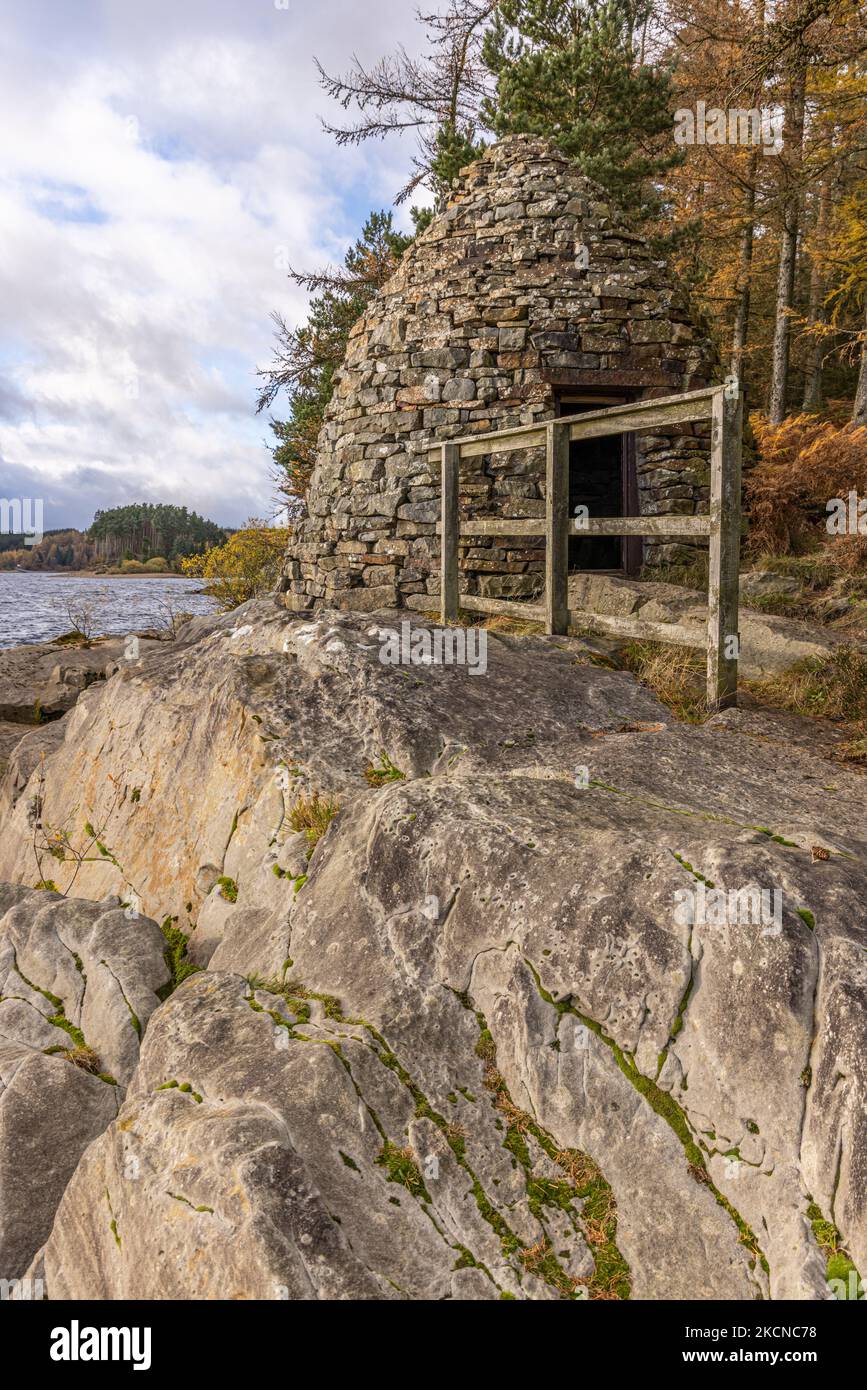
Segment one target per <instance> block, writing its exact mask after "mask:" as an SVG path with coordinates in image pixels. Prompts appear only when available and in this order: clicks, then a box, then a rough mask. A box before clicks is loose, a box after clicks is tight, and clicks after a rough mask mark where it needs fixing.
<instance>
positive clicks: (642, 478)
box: [284, 136, 712, 610]
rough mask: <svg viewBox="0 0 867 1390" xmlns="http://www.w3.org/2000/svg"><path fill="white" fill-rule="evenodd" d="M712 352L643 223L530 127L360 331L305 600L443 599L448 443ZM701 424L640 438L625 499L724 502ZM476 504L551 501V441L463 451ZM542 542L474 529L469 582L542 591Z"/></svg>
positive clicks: (311, 521) (290, 577) (637, 389)
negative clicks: (619, 209) (710, 481)
mask: <svg viewBox="0 0 867 1390" xmlns="http://www.w3.org/2000/svg"><path fill="white" fill-rule="evenodd" d="M711 369H712V355H711V348H710V344H709V341H708V338H707V334H706V332H705V331H704V330H703V329H702V328H701V327H699V326H698V325H697V323H696V321H695V319H694V318H693V316H692V315H691V313H690V309H689V305H688V302H687V300H686V298H685V296H684V295H683V293H682V292H681V291H680V290H679V288H678V287H677V285H676V283H675V280H674V277H673V274H672V272H671V271H670V270H669V268H668V267H667V266H666V265H665V263H664V262H662V261H660V260H659V259H656V258H654V255H653V253H652V252H651V250H650V249H649V248H648V246H647V244H646V240H645V238H644V237H642V236H640V235H637V234H636V233H635V232H632V231H630V230H628V229H627V228H626V227H625V226H624V225H623V224H622V222H621V221H619V220H617V218H616V217H615V216H614V215H613V214H612V211H611V209H610V207H609V206H608V205H607V204H606V203H605V202H604V200H603V199H602V197H601V195H600V193H599V191H598V190H597V189H596V188H595V187H594V186H593V185H592V184H590V183H588V181H587V180H585V179H584V178H582V177H581V176H580V175H579V174H578V173H577V172H576V170H575V168H574V166H573V165H571V164H570V163H569V162H568V161H567V160H566V159H564V158H563V156H562V155H560V154H559V153H558V152H557V151H556V150H554V149H553V148H552V147H551V146H550V145H548V144H547V143H546V142H544V141H541V140H538V139H536V138H533V137H529V136H516V137H512V138H510V139H508V140H505V141H503V142H502V143H500V144H499V145H496V146H494V147H493V148H491V149H489V150H488V151H487V152H486V153H485V155H484V156H483V157H482V158H481V159H480V160H479V161H478V162H477V163H475V164H473V165H471V166H470V167H469V168H468V169H466V170H464V171H463V174H462V177H461V179H460V181H459V182H458V183H456V185H455V189H454V192H453V194H452V197H451V201H450V203H449V206H448V208H447V209H446V210H445V211H444V212H443V213H442V214H441V215H439V216H438V217H437V218H436V219H435V220H434V222H433V223H432V225H431V226H430V227H429V228H428V230H427V231H426V232H425V233H424V234H423V235H422V236H420V237H419V238H418V239H417V241H415V242H414V243H413V245H412V246H411V247H410V248H409V250H408V251H407V252H406V254H405V255H404V257H403V259H402V261H401V264H400V266H399V268H398V270H397V272H396V273H395V275H394V276H393V277H392V279H391V280H389V282H388V283H387V285H386V286H385V287H384V289H383V290H382V291H381V292H380V293H379V294H378V295H377V296H376V298H375V300H374V301H373V302H372V304H371V305H370V307H369V308H368V310H367V312H366V313H365V314H364V316H363V317H362V318H361V319H359V321H358V322H357V324H356V325H355V327H354V329H353V331H352V334H351V337H350V342H349V348H348V351H347V355H346V359H345V362H344V364H343V367H342V368H341V370H340V371H339V372H338V374H337V384H336V390H335V393H334V397H333V399H332V401H331V403H330V405H329V408H328V413H327V417H326V421H325V424H324V426H323V429H322V433H321V436H320V440H319V452H318V459H317V464H316V468H315V471H314V474H313V478H312V482H311V486H310V491H309V497H308V515H307V517H306V518H305V519H304V521H303V522H302V523H300V524H299V526H298V528H297V531H296V534H295V537H294V539H293V543H292V546H291V548H290V551H289V555H288V558H287V564H286V569H285V578H284V586H285V588H286V590H287V600H286V601H287V604H288V606H290V607H291V608H294V609H296V610H301V609H305V608H308V607H310V606H322V605H327V606H333V607H338V608H347V609H360V610H375V609H377V608H385V607H392V606H404V605H405V606H407V607H409V608H412V609H416V610H425V609H432V608H436V606H437V602H436V597H435V596H436V595H437V594H438V592H439V573H438V557H439V542H438V538H437V535H436V522H437V520H438V515H439V495H440V478H439V470H438V467H437V464H436V463H435V462H432V461H431V458H430V450H431V447H432V446H433V445H436V444H439V443H442V442H444V441H447V440H448V439H450V438H455V437H457V436H459V435H466V434H470V433H475V432H479V433H484V432H486V431H490V430H496V429H500V428H505V427H507V426H514V425H517V424H527V423H532V422H535V421H540V420H545V419H550V418H553V416H554V415H556V414H557V413H558V411H560V410H564V409H566V410H574V409H576V408H580V406H578V407H576V405H575V401H576V399H578V400H579V401H580V399H582V398H583V399H585V400H586V402H587V406H588V407H591V408H592V405H593V404H597V408H598V402H599V400H600V398H601V399H602V400H603V402H606V403H615V402H616V401H618V400H630V399H631V400H637V399H647V398H650V397H654V396H664V395H668V394H672V393H674V392H679V391H687V390H691V389H696V388H698V387H701V386H704V385H706V384H707V383H708V381H709V380H710V375H711ZM567 400H571V402H572V404H564V401H567ZM585 408H587V407H585ZM702 430H703V427H702V426H694V425H680V426H671V427H668V428H666V429H665V430H664V431H663V430H660V431H659V432H657V433H655V434H654V435H653V436H640V437H638V439H637V440H636V441H635V445H634V450H633V455H632V457H633V460H634V462H633V465H632V468H633V471H634V484H635V487H634V498H635V500H634V503H633V505H632V506H631V507H630V506H626V507H624V511H625V512H626V513H627V514H630V513H632V512H638V513H640V514H645V513H646V514H650V515H664V514H670V513H679V514H683V513H687V514H692V513H694V512H696V511H699V510H701V509H702V507H703V505H706V499H707V440H706V435H704V434H703V433H702ZM575 447H576V446H573V448H575ZM572 466H574V465H571V464H570V468H571V467H572ZM578 467H579V468H580V459H579V461H578ZM461 510H462V514H463V515H464V516H496V515H502V516H503V517H519V516H522V517H538V516H541V515H542V514H543V512H544V459H543V458H542V457H541V451H538V450H533V451H531V450H519V451H515V452H514V453H505V454H496V455H491V456H487V457H483V458H480V459H473V460H472V461H471V464H470V463H466V464H464V465H462V473H461ZM618 544H619V543H618ZM542 545H543V542H542V541H541V540H540V539H538V538H527V537H524V538H520V539H518V538H515V537H511V538H510V537H509V536H508V534H507V532H505V531H504V535H503V537H502V538H499V537H494V538H490V539H488V538H485V540H479V539H476V538H474V539H473V540H472V541H470V540H467V541H466V542H462V548H461V567H462V570H463V578H462V587H465V588H467V589H468V590H469V591H471V592H477V593H481V594H484V595H487V596H490V597H523V596H527V597H529V596H533V595H535V594H537V593H538V592H539V591H540V589H541V587H542V577H543V576H542V571H543V551H542V548H541V547H542ZM639 545H640V542H639ZM684 550H685V547H684V545H683V542H682V541H677V542H675V541H674V540H672V541H671V543H666V538H665V537H657V538H654V540H653V542H652V543H650V542H645V549H644V554H643V556H641V557H640V558H641V559H643V561H644V562H645V563H647V564H651V565H652V564H658V563H660V562H663V561H672V560H683V559H685V558H689V557H690V552H689V551H687V552H686V555H685V554H684Z"/></svg>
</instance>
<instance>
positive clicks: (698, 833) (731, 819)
mask: <svg viewBox="0 0 867 1390" xmlns="http://www.w3.org/2000/svg"><path fill="white" fill-rule="evenodd" d="M399 622H400V615H399V614H398V615H392V616H391V617H390V618H389V617H388V616H387V615H386V616H383V615H378V616H377V617H376V618H375V619H371V618H364V617H361V616H358V615H355V616H352V615H347V614H339V615H338V614H326V615H322V616H321V617H320V618H318V619H317V620H316V621H313V622H300V621H298V620H292V619H290V618H288V617H287V615H286V613H285V612H284V611H283V610H281V608H280V607H279V606H278V604H277V603H276V602H271V601H268V602H264V603H260V604H253V605H249V606H247V607H246V608H245V609H242V610H239V611H238V612H236V613H235V614H233V615H231V617H229V618H223V619H211V620H197V622H196V623H195V624H191V625H190V627H189V628H187V629H185V631H184V632H183V633H182V635H181V639H180V641H179V643H178V644H177V646H176V648H175V649H174V650H172V649H166V650H165V651H164V652H159V653H157V654H155V655H152V656H149V657H148V658H147V659H146V660H145V661H143V662H142V663H141V665H139V666H138V667H137V668H135V669H134V670H131V671H128V672H126V671H125V672H123V673H121V674H120V675H118V676H115V677H114V678H113V679H112V680H110V681H109V682H108V684H107V685H106V686H105V687H104V688H103V689H102V690H101V691H98V692H97V691H88V692H86V693H85V695H84V696H83V697H82V700H81V701H80V702H79V705H78V706H77V707H76V709H75V710H74V711H73V713H72V715H71V716H69V718H68V720H67V724H68V729H67V732H66V737H65V741H64V743H63V744H62V745H61V747H60V748H59V749H58V750H57V751H56V752H55V753H54V754H52V755H51V756H50V757H49V758H48V759H47V760H46V765H45V770H44V775H43V776H42V778H41V779H40V780H39V783H38V785H39V786H40V787H41V795H42V799H43V806H44V810H43V814H44V818H45V820H46V822H50V823H56V822H58V821H62V820H63V818H64V816H66V817H67V818H68V816H69V815H70V814H71V812H72V810H73V808H75V807H81V806H82V805H83V800H82V796H83V793H84V794H86V795H90V796H92V797H93V798H94V800H95V801H96V803H97V804H96V807H95V808H93V807H89V808H88V812H89V814H90V816H91V819H93V818H94V816H99V817H100V819H101V820H105V821H106V822H107V828H106V831H105V834H106V838H107V844H108V845H109V846H110V848H111V851H112V857H113V859H114V860H115V861H116V863H112V862H108V861H104V862H103V863H101V864H98V865H97V864H88V865H85V866H84V868H83V869H82V870H81V872H80V875H79V878H78V879H77V881H76V886H75V891H83V892H87V893H88V894H92V895H93V896H102V895H104V894H105V893H107V892H111V891H118V890H119V889H121V890H122V889H123V885H126V884H132V885H134V887H135V888H136V890H137V891H138V892H139V894H140V897H141V899H142V901H143V903H144V906H145V908H146V910H148V911H149V912H151V913H152V914H153V915H155V916H158V917H160V918H162V917H163V915H164V914H166V913H170V914H171V915H172V916H176V917H177V918H178V923H177V927H178V929H183V932H184V934H187V933H189V934H190V940H189V952H190V958H191V959H192V960H193V961H195V962H196V963H198V964H199V965H201V966H205V967H206V969H204V970H203V971H201V972H200V973H198V974H196V975H194V976H193V977H192V978H190V979H187V980H186V981H185V982H184V983H183V984H181V986H180V988H179V989H177V990H176V991H175V992H174V993H173V994H172V995H171V997H170V998H168V999H167V1001H166V1002H165V1003H164V1004H163V1005H162V1006H161V1007H160V1008H159V1009H158V1010H157V1011H156V1012H155V1013H154V1014H153V1015H152V1016H151V1019H150V1023H149V1026H148V1029H147V1032H146V1034H145V1038H144V1044H143V1047H142V1051H141V1055H140V1059H139V1062H138V1065H137V1067H136V1070H135V1072H134V1074H133V1077H132V1080H131V1083H130V1086H129V1090H128V1094H127V1098H126V1100H125V1102H124V1104H123V1107H122V1109H121V1111H120V1113H119V1114H118V1116H117V1118H116V1119H112V1121H111V1123H110V1124H109V1125H108V1126H107V1127H106V1128H105V1131H104V1133H103V1134H102V1135H101V1137H100V1138H98V1139H97V1140H96V1141H95V1142H94V1143H93V1144H91V1146H90V1147H89V1148H88V1150H87V1152H86V1154H85V1155H84V1157H83V1158H82V1160H81V1162H80V1163H79V1164H78V1167H77V1169H76V1171H75V1174H74V1176H73V1177H72V1179H71V1181H70V1182H69V1185H68V1187H67V1189H66V1193H65V1195H64V1197H63V1200H62V1202H61V1204H60V1207H59V1209H58V1214H57V1217H56V1220H55V1222H54V1226H53V1230H52V1232H51V1235H50V1236H49V1238H48V1240H47V1242H46V1244H45V1250H44V1273H45V1278H46V1281H47V1289H48V1293H49V1296H51V1297H104V1298H114V1297H122V1296H136V1297H218V1296H221V1297H288V1298H291V1299H295V1298H319V1297H332V1296H337V1297H343V1298H358V1297H361V1298H391V1297H412V1298H423V1297H435V1298H448V1297H452V1298H454V1297H458V1298H461V1297H472V1298H484V1297H493V1298H498V1297H501V1296H502V1295H512V1296H515V1297H519V1298H524V1297H527V1298H557V1297H563V1296H578V1297H580V1296H585V1295H587V1294H589V1295H590V1296H593V1297H600V1296H611V1295H612V1294H613V1295H615V1296H617V1295H621V1296H622V1295H623V1294H624V1293H625V1292H627V1291H631V1294H632V1296H633V1297H639V1298H687V1299H688V1298H699V1299H701V1298H728V1299H736V1300H737V1299H752V1298H755V1297H758V1296H767V1295H770V1296H771V1297H775V1298H786V1297H791V1298H802V1299H811V1298H823V1297H825V1296H826V1294H827V1288H826V1283H825V1264H826V1258H827V1251H823V1250H821V1249H820V1247H819V1245H818V1244H817V1242H816V1238H815V1236H814V1224H813V1223H814V1222H815V1220H816V1217H815V1213H816V1211H817V1210H818V1211H820V1212H821V1213H822V1215H823V1216H824V1217H826V1218H827V1219H828V1220H833V1221H834V1222H835V1223H836V1226H837V1227H838V1228H839V1233H840V1234H839V1243H840V1245H841V1246H842V1247H845V1249H846V1250H848V1253H849V1254H850V1255H851V1256H852V1258H853V1259H854V1260H855V1261H856V1263H858V1264H859V1265H860V1266H861V1267H862V1268H863V1267H864V1265H865V1264H867V1212H865V1201H867V1197H865V1192H867V1172H865V1157H864V1119H863V1116H864V1113H865V1100H867V1094H865V1093H867V1075H865V1072H867V1066H865V1063H864V1060H863V1047H862V1039H863V1034H864V1020H865V1016H867V967H865V964H864V960H865V947H867V927H865V922H864V914H863V907H862V904H863V901H864V896H865V890H867V870H865V860H864V856H865V834H864V827H865V824H867V815H865V813H867V782H865V779H864V777H863V775H861V774H859V773H856V772H853V771H848V770H846V769H844V768H842V767H839V766H836V765H834V764H832V763H829V762H828V761H826V760H825V759H823V757H822V756H821V753H819V752H817V751H815V750H814V749H813V748H811V747H810V745H809V744H808V743H806V742H805V741H803V740H801V741H799V740H798V739H797V738H794V737H793V736H792V732H791V727H790V725H789V724H788V723H786V722H783V723H781V724H780V725H779V727H777V726H775V723H774V721H773V719H769V718H768V717H767V716H766V715H765V716H761V717H759V716H754V715H752V714H751V713H749V712H739V711H727V712H726V714H725V715H724V716H718V717H715V718H714V719H712V720H710V721H709V722H708V723H707V724H706V725H704V726H703V727H694V726H687V725H681V724H677V723H676V722H674V721H673V719H672V717H671V715H670V714H669V713H668V711H667V710H665V709H664V708H663V707H661V706H660V705H659V704H658V703H657V701H656V700H655V698H654V697H653V696H652V695H651V694H650V693H649V692H648V691H646V690H645V689H643V688H642V687H640V686H639V685H638V684H636V682H635V681H634V680H633V678H632V677H631V676H629V675H627V674H626V673H624V672H618V671H612V670H608V669H604V668H602V667H599V666H596V665H594V664H592V661H591V659H590V653H588V650H587V648H586V646H585V645H584V644H582V643H581V642H579V641H577V640H570V639H565V638H534V637H524V638H518V637H509V636H504V635H494V634H493V633H491V634H489V635H488V644H487V667H486V673H485V674H481V672H480V671H479V673H477V674H473V673H472V671H471V670H470V669H468V668H466V667H454V666H452V667H449V666H438V665H435V664H434V665H430V664H419V665H389V664H387V663H384V662H383V661H382V660H381V659H380V658H381V655H382V654H383V652H384V650H385V648H384V645H383V639H384V636H385V631H384V629H385V627H386V626H388V627H391V626H392V625H393V624H395V623H397V624H399ZM753 731H755V733H754V732H753ZM37 777H38V774H35V775H34V779H33V784H32V785H31V786H28V787H27V788H25V789H24V791H23V792H22V793H21V795H20V796H19V798H18V800H17V802H16V805H15V808H14V810H13V811H12V812H11V813H10V814H9V816H8V818H7V821H6V823H5V824H4V827H3V832H4V833H3V849H2V856H3V858H2V864H0V872H2V873H3V874H4V875H7V876H9V877H12V878H13V879H15V878H17V879H19V880H20V879H24V880H25V881H26V880H27V876H28V873H29V872H31V870H30V861H29V860H28V851H29V849H30V842H31V839H32V827H31V828H30V829H28V803H30V802H32V797H33V794H34V788H35V787H36V786H37ZM109 778H113V779H114V784H113V783H111V782H108V779H109ZM115 784H117V785H120V787H121V791H120V793H117V786H116V785H115ZM113 786H114V790H111V788H112V787H113ZM124 788H130V791H129V792H127V794H126V795H124V794H123V789H124ZM132 789H136V790H137V791H138V793H139V794H138V795H137V796H136V797H133V796H132V794H131V791H132ZM316 794H318V795H319V797H320V808H321V804H322V803H323V802H324V801H326V800H327V799H330V801H331V802H332V803H335V802H336V803H339V806H340V810H339V812H338V813H337V814H336V815H335V816H334V817H333V818H331V819H330V824H328V827H327V829H324V821H325V820H328V816H326V817H325V818H324V820H323V822H322V824H321V825H320V827H319V828H320V830H321V829H324V833H323V834H321V836H320V837H319V838H318V840H317V837H316V835H315V834H314V835H312V836H308V835H307V834H306V833H305V830H304V828H303V825H304V822H305V807H306V810H307V812H309V811H310V803H311V800H312V799H313V798H314V796H315V795H316ZM331 809H333V806H332V808H331ZM293 813H294V814H293ZM329 814H330V812H329ZM94 823H95V824H96V823H97V822H96V821H94ZM313 841H316V843H315V848H314V849H313V852H312V855H311V857H310V859H309V863H308V862H306V852H305V850H304V845H305V844H306V845H307V849H309V848H310V845H311V844H312V843H313ZM118 865H121V866H122V868H118V867H117V866H118ZM58 870H59V871H61V872H62V870H63V866H62V865H60V866H58ZM721 888H724V889H726V890H729V891H730V892H735V891H739V890H749V889H750V888H754V889H756V890H758V891H761V890H765V892H766V893H769V894H778V895H779V896H778V897H777V898H776V899H769V900H768V901H769V903H770V902H771V901H773V902H774V903H775V905H776V907H777V909H778V910H777V912H776V913H775V914H773V915H770V916H767V917H764V918H761V917H758V918H757V917H755V916H752V917H751V916H750V914H749V913H747V914H746V917H744V914H743V913H742V912H740V910H739V909H738V910H736V911H734V913H733V914H732V909H731V904H730V903H729V904H728V906H727V907H726V911H725V913H724V919H723V920H718V919H717V918H715V916H714V913H713V911H708V912H703V911H702V910H701V904H702V903H704V904H705V906H707V903H708V901H709V900H708V895H709V894H711V893H713V892H716V891H717V890H719V889H721ZM685 903H686V904H688V905H689V906H688V908H687V910H686V911H685V910H684V904H685ZM193 924H195V926H193ZM106 1192H107V1193H108V1198H106ZM112 1223H114V1225H113V1224H112Z"/></svg>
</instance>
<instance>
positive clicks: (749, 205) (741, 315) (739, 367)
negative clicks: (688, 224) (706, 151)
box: [729, 151, 758, 383]
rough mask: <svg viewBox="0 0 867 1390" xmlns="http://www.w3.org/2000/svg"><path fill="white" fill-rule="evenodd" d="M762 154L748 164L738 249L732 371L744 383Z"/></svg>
mask: <svg viewBox="0 0 867 1390" xmlns="http://www.w3.org/2000/svg"><path fill="white" fill-rule="evenodd" d="M757 167H758V155H757V153H756V152H755V151H753V152H752V153H751V154H750V158H749V164H748V166H747V181H748V187H747V191H746V193H745V195H744V213H743V216H744V224H743V229H742V231H741V239H740V246H739V248H738V273H737V279H736V281H735V293H736V295H737V299H736V301H735V321H734V327H733V329H732V350H731V359H730V362H729V372H730V374H731V375H732V376H735V377H737V379H738V382H739V383H742V382H743V357H744V348H745V347H746V345H747V333H748V332H749V326H750V289H751V286H752V278H753V240H754V238H755V230H756V228H755V216H756V171H757Z"/></svg>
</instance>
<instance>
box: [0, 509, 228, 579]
mask: <svg viewBox="0 0 867 1390" xmlns="http://www.w3.org/2000/svg"><path fill="white" fill-rule="evenodd" d="M227 535H228V532H227V531H225V530H224V529H223V528H222V527H221V526H218V525H217V524H216V522H213V521H206V520H205V518H204V517H201V516H199V515H198V513H197V512H191V511H188V510H187V508H186V507H171V506H164V505H161V504H160V505H154V504H152V503H149V502H141V503H136V504H133V505H131V506H126V507H113V508H111V509H110V510H108V511H98V512H97V513H96V515H95V516H94V519H93V524H92V525H91V526H90V528H89V529H88V530H87V531H77V530H72V529H70V530H54V531H46V533H45V535H44V537H43V538H42V540H41V541H40V542H39V543H38V544H37V545H29V546H28V545H25V544H24V541H25V537H24V536H13V535H4V536H0V570H14V569H23V570H43V569H44V570H58V569H68V570H86V569H94V568H102V567H105V568H107V569H114V568H127V569H128V570H130V571H131V572H134V571H135V570H136V569H137V568H141V567H143V566H145V565H146V566H148V567H149V568H152V569H154V570H157V569H159V570H169V569H179V568H180V562H181V560H183V559H186V558H187V557H188V556H191V555H201V554H203V553H204V552H205V551H206V550H208V549H210V548H211V547H212V546H219V545H223V544H225V541H226V538H227Z"/></svg>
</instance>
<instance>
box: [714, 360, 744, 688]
mask: <svg viewBox="0 0 867 1390" xmlns="http://www.w3.org/2000/svg"><path fill="white" fill-rule="evenodd" d="M742 416H743V396H742V392H741V391H740V390H739V391H738V394H737V396H736V397H734V398H733V399H731V400H729V399H728V398H727V397H726V395H725V388H724V387H722V386H721V387H720V388H719V390H718V391H717V393H716V394H715V396H714V398H713V413H712V415H711V422H712V423H711V454H710V574H709V578H708V605H707V705H708V709H709V710H711V711H713V710H720V709H727V708H728V707H729V706H730V705H736V704H737V691H738V642H739V638H738V566H739V561H740V547H741V428H742Z"/></svg>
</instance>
